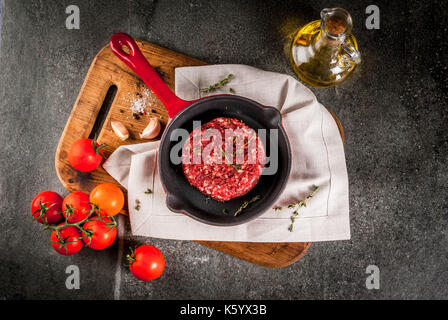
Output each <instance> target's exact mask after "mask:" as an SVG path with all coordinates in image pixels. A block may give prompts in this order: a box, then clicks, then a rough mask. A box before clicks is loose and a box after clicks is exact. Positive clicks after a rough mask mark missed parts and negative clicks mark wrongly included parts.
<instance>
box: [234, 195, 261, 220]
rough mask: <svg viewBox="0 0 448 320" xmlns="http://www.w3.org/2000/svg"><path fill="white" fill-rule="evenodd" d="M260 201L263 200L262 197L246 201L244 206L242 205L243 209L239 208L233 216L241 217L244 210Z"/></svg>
mask: <svg viewBox="0 0 448 320" xmlns="http://www.w3.org/2000/svg"><path fill="white" fill-rule="evenodd" d="M260 199H261V196H260V195H256V196H255V197H253V198H252V199H250V200H246V201H244V202H243V204H242V205H241V207H239V209H238V210H236V211H235V213H234V214H233V216H235V217H236V216H237V215H239V214H240V213H241V212H242V211H243V210H244V209H246V208H247V206H248V205H250V204H251V203H253V202H255V201H257V200H260Z"/></svg>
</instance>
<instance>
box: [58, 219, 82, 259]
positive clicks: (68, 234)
mask: <svg viewBox="0 0 448 320" xmlns="http://www.w3.org/2000/svg"><path fill="white" fill-rule="evenodd" d="M80 238H81V231H79V229H78V228H76V227H73V226H70V227H65V228H62V229H60V230H59V237H58V236H57V230H53V232H52V233H51V237H50V240H51V245H52V246H53V248H54V250H56V251H57V252H58V253H60V254H62V255H64V256H70V255H72V254H75V253H77V252H79V250H81V249H82V246H83V242H82V240H81V239H80Z"/></svg>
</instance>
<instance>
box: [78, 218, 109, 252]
mask: <svg viewBox="0 0 448 320" xmlns="http://www.w3.org/2000/svg"><path fill="white" fill-rule="evenodd" d="M100 214H101V213H100ZM109 223H112V220H111V219H110V218H103V220H92V221H87V222H86V223H85V224H84V225H83V229H84V230H89V232H90V233H92V235H91V236H90V237H86V238H84V239H82V240H83V241H84V243H85V244H86V245H87V246H88V247H89V248H92V249H95V250H103V249H106V248H108V247H109V246H110V245H111V244H112V243H114V241H115V239H116V238H117V227H116V226H113V225H108V224H109ZM85 235H86V233H83V236H85Z"/></svg>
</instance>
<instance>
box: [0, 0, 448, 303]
mask: <svg viewBox="0 0 448 320" xmlns="http://www.w3.org/2000/svg"><path fill="white" fill-rule="evenodd" d="M69 4H77V5H78V6H79V8H80V10H81V29H80V30H67V29H66V28H65V18H66V14H65V8H66V6H68V5H69ZM369 4H371V1H356V2H353V1H337V2H336V1H309V2H307V1H299V0H291V1H289V0H288V1H281V2H280V1H279V2H273V1H198V0H190V1H143V0H141V1H137V0H128V1H125V0H122V1H105V0H104V1H99V0H97V1H86V0H76V1H37V0H30V1H25V0H21V1H16V0H2V3H1V5H2V8H1V12H2V21H1V60H0V114H1V117H0V121H1V122H0V136H1V137H2V139H1V142H0V143H1V150H2V153H1V154H0V190H1V197H2V201H1V202H0V212H1V219H0V231H1V237H0V257H1V258H0V259H1V260H0V262H1V263H0V298H1V299H3V298H8V299H10V298H27V299H31V298H64V299H75V298H94V299H112V298H114V292H115V297H118V296H119V297H120V298H122V299H164V298H176V299H178V298H179V299H181V298H197V299H202V298H211V299H214V298H234V299H246V298H267V299H275V298H278V299H312V298H326V299H353V298H360V299H370V298H372V299H386V298H445V299H446V298H448V268H447V265H448V243H447V239H448V228H447V227H448V197H447V194H448V192H447V191H448V190H447V189H448V187H447V186H448V173H447V170H446V166H447V163H448V157H447V156H448V140H447V136H448V116H447V112H446V111H447V77H446V73H447V65H448V61H447V54H446V52H447V40H446V35H445V34H446V31H447V29H446V28H447V27H446V25H445V24H443V21H446V12H448V10H447V3H446V1H432V2H431V3H429V2H426V1H408V2H403V3H394V4H392V3H391V2H390V1H389V2H376V4H377V5H378V6H379V7H380V9H381V29H380V30H367V29H366V28H365V26H364V23H365V18H366V17H367V15H366V14H365V8H366V7H367V5H369ZM332 6H342V7H344V8H346V9H347V10H348V11H349V12H350V13H351V14H352V16H353V19H354V25H355V28H354V33H355V35H356V37H357V39H358V42H359V46H360V50H361V51H362V54H363V59H364V60H363V63H362V65H361V66H360V67H359V68H358V69H357V71H356V73H355V74H354V75H353V76H352V77H351V78H350V79H349V80H347V81H346V82H345V83H343V84H342V85H340V86H338V87H337V88H331V89H315V88H312V90H313V92H314V93H315V94H316V96H317V97H318V99H319V100H320V101H321V102H322V103H323V104H324V105H326V106H327V107H328V108H329V109H330V110H331V111H333V112H334V113H335V114H336V115H337V116H338V117H339V118H340V120H341V122H342V124H343V126H344V128H345V133H346V158H347V166H348V172H349V179H350V209H351V228H352V239H351V240H350V241H338V242H323V243H314V244H313V245H312V246H311V249H310V250H309V252H308V253H307V254H306V255H305V257H304V258H302V259H301V260H300V261H298V262H297V263H295V264H293V265H291V266H289V267H286V268H283V269H279V270H271V269H266V268H263V267H259V266H255V265H252V264H249V263H247V262H244V261H240V260H238V259H235V258H233V257H231V256H228V255H226V254H223V253H220V252H217V251H214V250H212V249H208V248H206V247H203V246H200V245H198V244H196V243H193V242H184V241H170V240H160V239H145V238H136V237H131V236H130V233H129V230H128V229H127V230H126V231H125V237H124V242H123V243H122V244H121V245H122V247H124V248H127V247H129V246H130V245H135V244H138V243H151V244H154V245H156V246H158V247H159V248H160V249H161V250H162V251H163V253H164V254H165V257H166V260H167V266H166V270H165V273H164V275H163V277H162V278H160V279H159V280H157V281H154V282H149V283H142V282H138V281H137V280H135V279H134V278H133V276H132V275H131V274H130V273H129V271H128V270H126V268H124V267H123V268H121V271H120V272H119V277H118V278H116V265H117V258H118V257H119V250H118V247H119V244H118V243H116V244H114V246H113V247H112V248H109V249H108V250H106V251H103V252H93V251H92V250H82V251H81V252H80V253H79V254H77V255H74V256H71V257H62V256H59V255H58V254H57V253H55V252H54V250H53V249H52V248H51V246H50V243H49V232H48V231H41V228H40V226H39V225H37V224H36V223H34V222H33V221H32V220H31V216H30V212H29V203H30V201H31V199H32V198H33V196H34V195H35V194H37V193H38V192H40V191H43V190H54V191H57V192H60V193H61V194H63V195H65V194H67V192H66V191H65V190H64V189H63V187H62V186H61V184H60V183H59V181H58V178H57V176H56V172H55V170H54V153H55V150H56V146H57V142H58V140H59V136H60V134H61V133H62V130H63V128H64V126H65V123H66V121H67V118H68V115H69V114H70V111H71V108H72V106H73V104H74V102H75V99H76V96H77V94H78V92H79V89H80V87H81V85H82V83H83V79H84V77H85V75H86V73H87V70H88V68H89V65H90V63H91V61H92V59H93V57H94V56H95V54H96V53H97V51H98V50H99V49H100V48H101V47H103V46H104V45H105V44H106V43H107V42H108V39H109V38H110V36H111V35H112V34H113V33H114V32H117V31H124V32H128V33H131V34H132V35H133V36H134V37H136V38H141V39H143V40H147V41H150V42H154V43H156V44H159V45H161V46H164V47H167V48H169V49H173V50H176V51H179V52H182V53H185V54H188V55H191V56H193V57H196V58H199V59H203V60H205V61H207V62H209V63H242V64H248V65H252V66H255V67H259V68H262V69H266V70H271V71H276V72H283V73H288V74H291V75H294V73H293V71H292V69H291V67H290V65H289V62H288V58H287V57H286V56H285V50H284V48H285V47H286V46H287V45H288V44H289V41H290V37H291V35H292V34H293V33H294V31H295V30H296V29H297V28H298V27H299V26H301V25H303V24H304V23H305V22H308V21H311V20H314V19H317V18H318V17H319V12H320V10H321V9H322V8H324V7H332ZM125 221H126V219H125V218H122V219H121V222H122V225H124V224H125ZM127 228H128V227H127ZM120 263H121V264H123V263H124V261H122V262H120ZM71 264H75V265H77V266H78V267H79V268H80V271H81V289H80V290H67V289H66V288H65V279H66V276H67V275H66V274H65V268H66V267H67V266H68V265H71ZM370 264H374V265H377V266H378V267H379V268H380V270H381V288H380V290H372V291H371V290H367V289H366V287H365V279H366V276H367V275H366V274H365V269H366V267H367V266H368V265H370ZM116 279H118V280H119V281H116ZM118 293H119V294H118Z"/></svg>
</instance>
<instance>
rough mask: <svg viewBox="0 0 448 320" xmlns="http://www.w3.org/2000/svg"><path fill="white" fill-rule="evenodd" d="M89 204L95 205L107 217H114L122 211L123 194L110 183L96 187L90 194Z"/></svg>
mask: <svg viewBox="0 0 448 320" xmlns="http://www.w3.org/2000/svg"><path fill="white" fill-rule="evenodd" d="M90 202H92V203H94V204H96V205H97V206H98V207H99V208H100V209H101V210H104V211H105V212H106V213H107V214H108V215H109V216H115V215H116V214H118V213H119V212H120V210H121V209H123V205H124V194H123V191H121V189H120V188H119V187H117V186H116V185H114V184H111V183H103V184H99V185H97V186H96V187H95V188H94V189H93V190H92V192H90Z"/></svg>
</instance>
